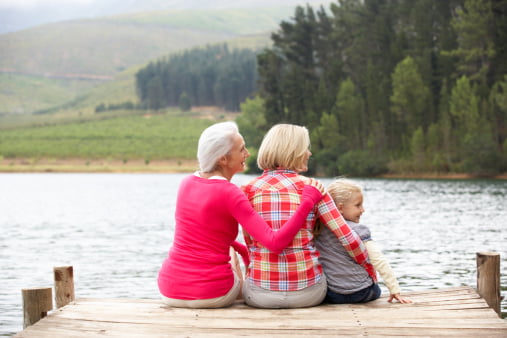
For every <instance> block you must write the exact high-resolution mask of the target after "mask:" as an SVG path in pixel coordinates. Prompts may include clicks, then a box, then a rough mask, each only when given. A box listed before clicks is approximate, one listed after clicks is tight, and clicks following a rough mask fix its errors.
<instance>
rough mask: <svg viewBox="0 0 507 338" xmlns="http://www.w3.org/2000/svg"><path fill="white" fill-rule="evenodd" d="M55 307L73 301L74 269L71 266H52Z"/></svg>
mask: <svg viewBox="0 0 507 338" xmlns="http://www.w3.org/2000/svg"><path fill="white" fill-rule="evenodd" d="M53 272H54V274H55V300H56V308H57V309H59V308H61V307H62V306H65V305H67V304H69V303H70V302H72V301H74V299H75V296H74V270H73V268H72V266H60V267H54V268H53Z"/></svg>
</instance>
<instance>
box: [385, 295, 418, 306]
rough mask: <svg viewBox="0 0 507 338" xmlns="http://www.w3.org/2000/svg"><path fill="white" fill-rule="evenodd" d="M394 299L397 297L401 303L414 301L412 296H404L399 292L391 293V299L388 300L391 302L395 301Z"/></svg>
mask: <svg viewBox="0 0 507 338" xmlns="http://www.w3.org/2000/svg"><path fill="white" fill-rule="evenodd" d="M393 299H396V300H397V301H398V302H400V303H401V304H410V303H413V302H412V300H411V299H410V298H407V297H402V296H401V295H400V294H399V293H395V294H394V295H390V296H389V299H388V300H387V301H388V302H389V303H391V302H392V301H393Z"/></svg>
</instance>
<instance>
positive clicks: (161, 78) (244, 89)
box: [136, 44, 257, 111]
mask: <svg viewBox="0 0 507 338" xmlns="http://www.w3.org/2000/svg"><path fill="white" fill-rule="evenodd" d="M136 88H137V93H138V97H139V101H140V103H141V107H142V108H144V109H155V110H157V109H160V108H163V107H171V106H181V107H182V108H183V109H184V110H188V109H190V106H192V105H193V106H219V107H223V108H225V109H227V110H229V111H238V110H239V105H240V103H241V102H243V101H244V100H245V99H246V98H247V97H249V96H250V95H252V93H254V92H255V91H256V89H257V68H256V53H255V52H254V51H252V50H249V49H234V50H233V51H232V52H231V51H229V48H228V46H227V44H222V45H216V46H207V47H206V48H194V49H191V50H189V51H185V52H182V53H180V54H175V55H172V56H171V57H168V58H163V59H160V60H158V61H156V62H151V63H149V64H148V65H147V66H146V67H144V68H142V69H141V70H139V71H138V72H137V73H136Z"/></svg>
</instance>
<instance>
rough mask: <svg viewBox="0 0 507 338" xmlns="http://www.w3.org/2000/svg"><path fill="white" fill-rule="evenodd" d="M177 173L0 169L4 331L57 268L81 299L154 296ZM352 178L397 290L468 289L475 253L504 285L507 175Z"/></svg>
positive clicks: (0, 331) (0, 329) (0, 317)
mask: <svg viewBox="0 0 507 338" xmlns="http://www.w3.org/2000/svg"><path fill="white" fill-rule="evenodd" d="M183 176H185V175H184V174H0V187H1V194H0V228H1V229H2V235H1V237H0V284H1V285H2V288H1V289H0V304H1V307H2V308H1V311H0V335H12V334H13V333H15V332H18V331H20V330H21V329H22V321H23V318H22V317H23V314H22V308H21V300H22V299H21V291H20V290H21V288H28V287H47V286H52V285H53V280H52V278H53V267H54V266H64V265H72V266H74V275H75V277H74V278H75V287H76V297H77V298H82V297H104V298H105V297H130V298H158V290H157V285H156V275H157V271H158V268H159V265H160V263H161V262H162V260H163V258H164V257H165V255H166V254H167V250H168V248H169V246H170V242H171V238H172V231H173V230H174V221H173V213H174V206H175V198H176V191H177V187H178V185H179V182H180V180H181V178H182V177H183ZM249 179H251V176H248V175H237V176H236V177H235V178H234V182H235V183H236V184H242V183H246V182H247V181H248V180H249ZM323 181H324V183H325V184H328V183H329V182H330V181H331V180H330V179H324V180H323ZM356 181H359V182H360V183H361V184H362V185H363V186H364V190H365V201H364V205H365V209H366V212H365V213H364V215H363V217H362V222H363V223H364V224H367V225H369V226H370V228H371V231H372V236H373V239H374V240H376V241H377V243H378V244H379V245H380V246H381V247H382V248H383V252H384V254H385V255H386V256H387V258H388V259H389V261H390V262H391V264H392V266H393V269H394V270H395V272H396V274H397V276H398V279H399V281H400V285H401V286H402V290H405V291H410V290H420V289H430V288H439V287H452V286H460V285H470V286H474V287H475V285H476V263H475V253H476V252H478V251H496V252H499V253H500V255H501V258H502V262H501V273H502V277H501V284H502V285H503V289H502V290H503V291H505V290H506V289H505V288H506V287H507V258H506V257H507V256H506V255H507V246H506V245H505V243H506V242H507V231H505V230H504V229H505V226H506V225H507V208H506V206H507V204H506V202H505V201H506V197H507V181H492V180H455V181H445V180H394V179H391V180H383V179H357V180H356ZM196 231H198V229H196ZM383 291H384V292H386V289H385V288H383ZM504 293H505V292H504ZM505 303H506V302H505V301H504V302H503V303H502V311H503V312H506V311H507V310H506V304H505Z"/></svg>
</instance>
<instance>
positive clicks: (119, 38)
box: [0, 7, 294, 114]
mask: <svg viewBox="0 0 507 338" xmlns="http://www.w3.org/2000/svg"><path fill="white" fill-rule="evenodd" d="M293 11H294V8H293V7H280V8H267V9H255V11H253V10H251V9H223V10H170V11H156V12H145V13H137V14H128V15H120V16H115V17H108V18H101V19H93V20H92V19H89V20H75V21H69V22H61V23H55V24H47V25H43V26H39V27H36V28H32V29H28V30H24V31H20V32H15V33H9V34H2V35H0V74H4V75H3V76H2V77H1V78H0V114H12V113H18V114H19V113H33V112H35V111H40V110H45V109H51V108H55V107H60V106H62V105H64V104H67V103H68V102H72V101H73V100H76V99H77V98H78V97H81V96H89V95H88V94H87V93H88V91H89V90H90V89H93V88H95V87H96V86H97V83H100V82H109V81H112V80H114V79H115V76H117V75H119V74H121V73H122V72H124V71H125V70H127V73H128V74H129V75H132V74H134V72H132V71H131V70H130V68H131V67H134V68H136V69H137V68H138V67H140V66H142V65H144V64H146V63H147V62H149V61H152V60H155V59H157V58H160V57H162V56H164V55H169V54H170V53H174V52H176V51H181V50H184V49H188V48H192V47H196V46H204V45H206V44H213V43H218V42H231V41H234V43H235V44H236V45H242V47H250V48H254V47H259V46H266V45H267V44H269V34H270V32H271V31H274V30H276V29H277V28H278V24H279V22H280V21H281V20H287V19H289V18H290V16H291V15H292V14H293ZM5 74H9V76H8V77H6V76H5ZM48 78H50V79H52V81H51V82H50V85H49V86H48V85H47V79H48ZM123 81H124V79H123ZM130 81H133V79H131V80H130ZM34 82H35V83H36V84H34ZM129 86H130V88H132V83H131V84H129ZM51 88H54V91H51ZM42 89H44V90H42ZM130 91H131V89H130ZM96 92H97V91H96ZM27 100H28V102H27ZM112 100H113V101H118V100H115V99H112ZM81 101H82V100H81ZM92 101H94V102H98V101H101V100H92ZM102 101H103V100H102ZM120 101H121V100H120Z"/></svg>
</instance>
